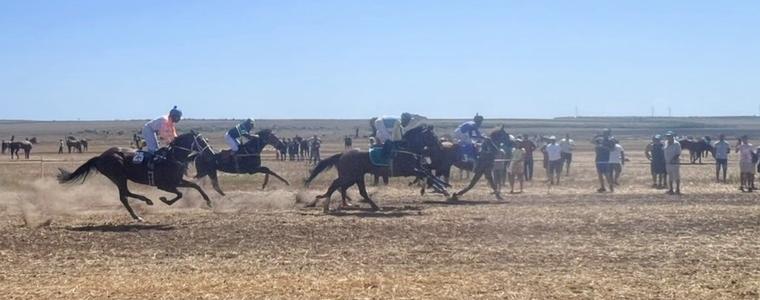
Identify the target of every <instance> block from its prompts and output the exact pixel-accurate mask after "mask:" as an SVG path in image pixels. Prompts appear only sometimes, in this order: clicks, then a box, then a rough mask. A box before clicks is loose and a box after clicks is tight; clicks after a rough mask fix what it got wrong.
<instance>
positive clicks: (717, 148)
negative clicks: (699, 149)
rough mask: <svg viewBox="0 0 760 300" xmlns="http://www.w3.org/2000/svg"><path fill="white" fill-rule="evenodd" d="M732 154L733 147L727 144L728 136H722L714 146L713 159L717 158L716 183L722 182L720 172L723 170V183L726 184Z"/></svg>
mask: <svg viewBox="0 0 760 300" xmlns="http://www.w3.org/2000/svg"><path fill="white" fill-rule="evenodd" d="M730 152H731V145H729V144H728V142H726V135H725V134H722V133H721V135H720V137H719V140H718V141H717V142H715V144H713V157H714V158H715V181H717V182H720V170H721V169H722V170H723V183H726V172H728V154H729V153H730Z"/></svg>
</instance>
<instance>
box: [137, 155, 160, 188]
mask: <svg viewBox="0 0 760 300" xmlns="http://www.w3.org/2000/svg"><path fill="white" fill-rule="evenodd" d="M166 151H167V150H166V149H165V148H161V149H158V151H156V153H151V152H148V151H142V150H138V151H137V152H135V156H134V157H132V163H133V164H135V165H142V166H145V169H146V170H147V172H148V185H151V186H155V185H156V180H155V170H156V166H157V165H159V164H161V162H163V161H165V160H166Z"/></svg>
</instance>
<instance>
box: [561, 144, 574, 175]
mask: <svg viewBox="0 0 760 300" xmlns="http://www.w3.org/2000/svg"><path fill="white" fill-rule="evenodd" d="M559 146H560V148H561V149H562V162H563V165H564V166H565V168H566V169H565V176H570V163H571V162H572V161H573V150H575V141H573V139H571V138H570V134H567V135H565V138H564V139H562V140H561V141H559ZM560 172H562V170H561V169H560Z"/></svg>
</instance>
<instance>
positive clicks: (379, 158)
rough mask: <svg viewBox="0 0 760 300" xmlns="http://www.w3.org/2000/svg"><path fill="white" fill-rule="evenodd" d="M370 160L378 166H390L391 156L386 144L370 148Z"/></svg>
mask: <svg viewBox="0 0 760 300" xmlns="http://www.w3.org/2000/svg"><path fill="white" fill-rule="evenodd" d="M369 161H370V162H371V163H372V165H374V166H376V167H390V165H391V156H390V155H387V154H386V151H385V149H384V146H382V145H379V146H372V148H369Z"/></svg>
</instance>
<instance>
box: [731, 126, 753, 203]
mask: <svg viewBox="0 0 760 300" xmlns="http://www.w3.org/2000/svg"><path fill="white" fill-rule="evenodd" d="M736 152H737V153H739V173H740V175H739V177H740V179H741V187H740V188H739V189H741V191H742V192H752V190H753V189H754V181H755V161H756V159H755V157H757V154H756V153H755V149H754V148H753V147H752V144H750V143H749V137H748V136H746V135H743V136H742V137H741V139H740V140H739V143H738V145H736Z"/></svg>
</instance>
